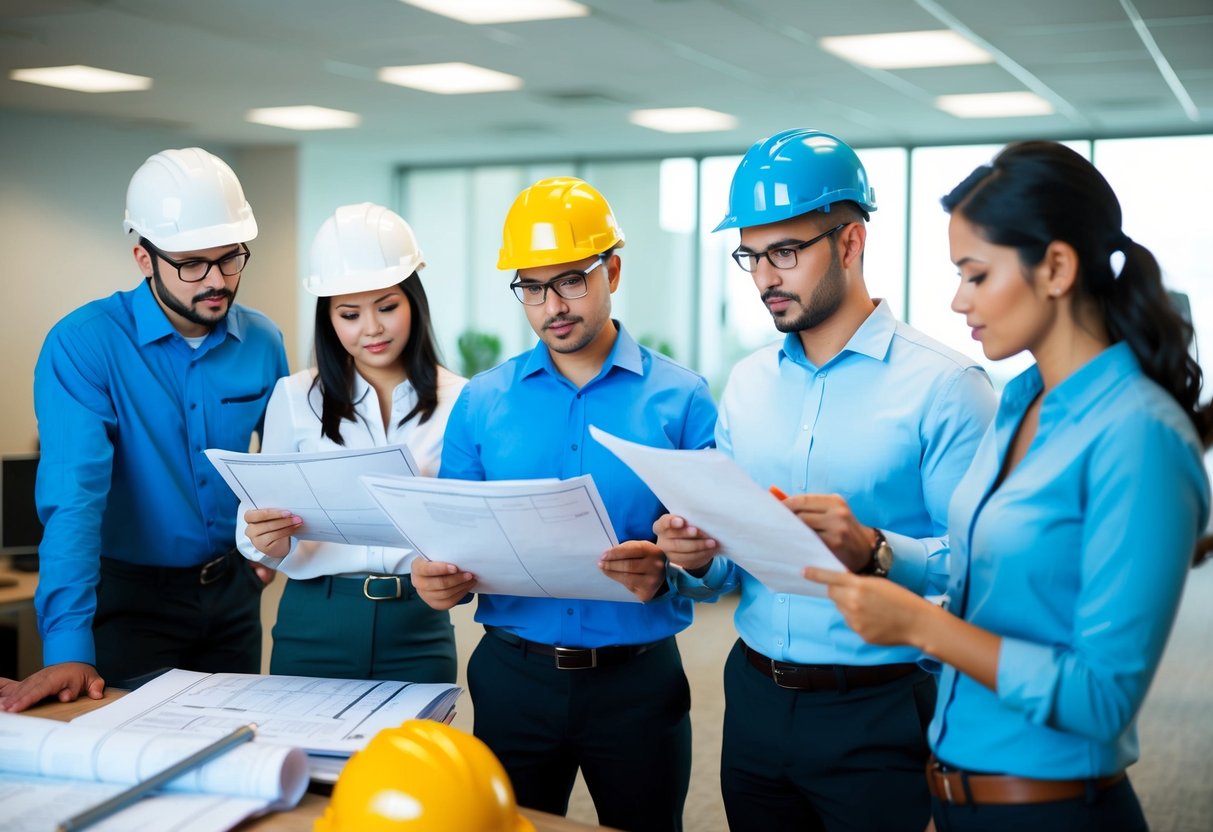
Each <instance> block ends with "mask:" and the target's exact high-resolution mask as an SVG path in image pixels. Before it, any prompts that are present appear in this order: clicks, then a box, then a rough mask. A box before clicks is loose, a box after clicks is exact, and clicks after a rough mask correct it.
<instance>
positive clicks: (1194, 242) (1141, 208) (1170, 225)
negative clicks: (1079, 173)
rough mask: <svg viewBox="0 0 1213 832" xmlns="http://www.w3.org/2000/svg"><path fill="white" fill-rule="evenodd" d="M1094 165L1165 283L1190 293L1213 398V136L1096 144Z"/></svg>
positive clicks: (1198, 344)
mask: <svg viewBox="0 0 1213 832" xmlns="http://www.w3.org/2000/svg"><path fill="white" fill-rule="evenodd" d="M1094 159H1095V164H1096V165H1098V166H1099V170H1100V171H1101V172H1102V173H1103V175H1104V176H1105V177H1107V179H1108V182H1110V183H1111V185H1112V188H1113V190H1115V191H1116V196H1117V198H1118V199H1119V200H1120V207H1121V211H1122V213H1123V217H1124V219H1123V223H1122V228H1123V229H1124V231H1125V233H1126V234H1128V235H1129V236H1130V237H1132V238H1133V239H1134V240H1136V241H1137V242H1139V243H1141V244H1142V245H1144V246H1145V247H1146V248H1148V249H1150V251H1152V252H1153V253H1154V256H1155V257H1156V258H1157V259H1158V263H1159V265H1160V266H1161V267H1162V279H1163V284H1164V285H1166V287H1167V288H1168V289H1172V290H1174V291H1177V292H1183V293H1184V294H1186V295H1187V296H1188V302H1189V304H1190V305H1191V314H1192V322H1193V324H1194V325H1195V327H1196V347H1197V350H1198V352H1197V355H1198V356H1199V357H1200V359H1201V366H1202V367H1203V368H1204V371H1205V374H1206V379H1205V384H1206V389H1205V398H1208V397H1209V395H1210V391H1209V385H1210V384H1211V383H1213V382H1210V380H1209V378H1208V375H1209V374H1210V373H1213V265H1210V261H1209V244H1210V228H1211V225H1210V220H1209V218H1210V217H1213V165H1210V164H1209V160H1210V159H1213V136H1173V137H1167V138H1156V139H1109V140H1106V141H1097V142H1095V155H1094Z"/></svg>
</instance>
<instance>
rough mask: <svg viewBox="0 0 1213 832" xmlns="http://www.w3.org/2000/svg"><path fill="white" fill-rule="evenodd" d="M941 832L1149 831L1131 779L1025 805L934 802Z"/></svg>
mask: <svg viewBox="0 0 1213 832" xmlns="http://www.w3.org/2000/svg"><path fill="white" fill-rule="evenodd" d="M931 809H932V814H933V815H934V817H935V828H936V830H938V832H1019V830H1023V829H1028V830H1031V832H1146V830H1147V829H1149V826H1148V825H1147V824H1146V818H1145V816H1144V815H1143V814H1142V811H1141V804H1140V803H1138V801H1137V793H1136V792H1134V791H1133V786H1132V784H1130V783H1129V780H1128V778H1125V779H1124V780H1122V781H1120V782H1119V783H1117V784H1116V785H1115V786H1112V787H1111V788H1109V789H1104V790H1103V791H1093V792H1092V794H1091V795H1089V796H1088V797H1086V798H1082V797H1080V798H1075V799H1074V800H1057V801H1054V802H1052V803H1035V804H1028V805H1021V806H955V805H952V804H950V803H943V802H941V801H938V800H934V799H933V800H932V801H931Z"/></svg>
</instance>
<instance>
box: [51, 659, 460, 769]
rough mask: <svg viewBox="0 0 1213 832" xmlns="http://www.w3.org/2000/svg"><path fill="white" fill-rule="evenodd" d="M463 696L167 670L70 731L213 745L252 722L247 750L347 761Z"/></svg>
mask: <svg viewBox="0 0 1213 832" xmlns="http://www.w3.org/2000/svg"><path fill="white" fill-rule="evenodd" d="M462 692H463V689H462V688H459V687H457V686H455V685H448V684H437V683H419V682H394V681H365V680H362V679H318V678H312V677H310V676H260V675H257V674H252V673H198V672H195V671H192V670H170V671H169V672H167V673H165V674H164V675H162V676H159V677H157V678H155V679H153V680H152V681H150V682H148V683H147V684H145V685H143V686H142V687H140V688H138V689H137V690H133V691H131V692H130V693H128V694H127V695H126V696H123V697H122V698H121V699H119V700H118V701H116V702H113V703H111V704H109V705H106V706H105V707H104V708H98V709H97V710H95V711H92V712H91V713H87V714H84V715H83V716H78V717H76V718H75V719H74V720H73V721H72V724H73V725H77V724H83V725H87V726H89V727H93V728H131V729H140V730H144V729H146V730H160V731H185V732H188V733H191V734H202V735H205V736H208V737H211V738H212V739H214V738H215V737H220V736H223V735H224V734H227V733H229V732H231V731H233V730H235V729H236V728H238V727H240V726H241V725H243V724H245V723H249V722H255V723H257V739H256V740H255V741H254V742H253V745H256V744H258V743H261V742H274V743H283V744H287V745H296V746H299V747H300V748H302V749H303V750H304V751H306V752H307V753H309V754H329V755H334V756H349V755H350V754H353V753H354V752H355V751H357V750H359V749H360V748H362V747H363V746H364V745H366V744H367V743H368V742H369V741H370V739H371V737H373V736H374V735H375V734H377V733H378V732H379V731H380V730H381V729H383V728H389V727H395V726H397V725H400V724H401V723H402V722H404V721H405V720H408V719H437V720H442V719H444V718H445V717H446V715H447V713H448V712H449V711H450V710H451V709H452V708H454V706H455V700H456V699H457V698H458V697H459V694H460V693H462Z"/></svg>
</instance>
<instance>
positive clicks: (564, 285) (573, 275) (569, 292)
mask: <svg viewBox="0 0 1213 832" xmlns="http://www.w3.org/2000/svg"><path fill="white" fill-rule="evenodd" d="M605 262H606V255H605V254H600V255H598V259H597V260H596V261H594V265H592V266H590V267H589V268H588V269H586V270H585V271H576V270H574V271H569V272H564V273H563V274H558V275H556V276H555V277H553V278H552V279H551V280H548V281H545V282H543V283H540V282H539V281H537V280H528V281H523V280H521V279H518V280H515V281H514V282H513V283H511V284H510V288H511V289H513V290H514V297H516V298H518V300H520V301H522V302H523V303H524V304H526V305H527V306H539V305H540V304H543V303H546V302H547V299H548V289H551V290H552V291H553V292H555V293H556V294H557V295H558V296H559V297H562V298H564V299H565V300H577V298H583V297H585V296H586V295H588V294H589V293H590V286H589V284H588V283H587V282H586V277H588V276H589V274H590V272H592V271H594V269H596V268H598V267H599V266H601V265H602V264H603V263H605Z"/></svg>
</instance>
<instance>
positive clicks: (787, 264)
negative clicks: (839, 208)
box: [733, 222, 847, 272]
mask: <svg viewBox="0 0 1213 832" xmlns="http://www.w3.org/2000/svg"><path fill="white" fill-rule="evenodd" d="M846 225H847V224H846V223H845V222H843V223H839V224H838V225H836V226H834V227H833V228H831V229H830V230H829V231H823V232H821V233H820V234H818V235H817V236H816V237H814V238H813V239H811V240H805V241H804V242H803V243H784V244H782V245H778V246H772V247H771V248H768V249H767V250H766V251H746V250H744V249H742V248H740V247H739V248H738V249H737V250H736V251H734V252H733V259H734V260H735V261H737V265H738V266H741V268H742V270H743V271H747V272H752V271H754V270H755V269H757V268H758V261H759V260H761V259H762V258H764V257H765V258H767V260H768V261H770V263H771V265H772V266H774V267H775V268H777V269H791V268H794V267H795V266H796V254H797V252H799V251H802V250H804V249H806V248H808V247H809V246H811V245H813V243H816V242H818V241H819V240H824V239H825V238H826V237H829V236H830V235H831V234H834V233H837V232H838V231H839V230H840V229H842V228H845V227H846Z"/></svg>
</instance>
